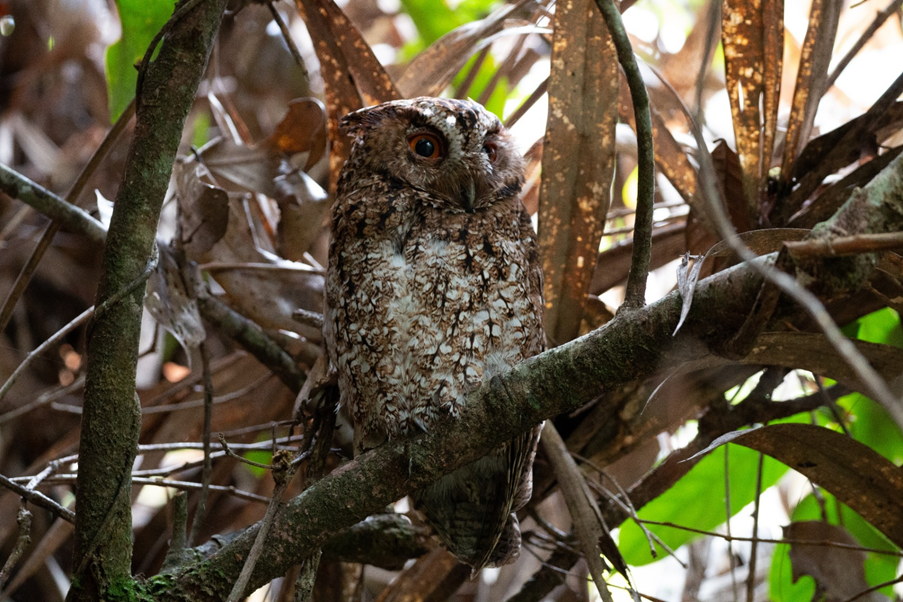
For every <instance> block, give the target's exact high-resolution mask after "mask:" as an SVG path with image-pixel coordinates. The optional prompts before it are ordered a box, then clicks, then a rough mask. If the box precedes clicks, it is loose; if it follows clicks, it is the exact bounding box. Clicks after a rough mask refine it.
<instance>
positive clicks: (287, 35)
mask: <svg viewBox="0 0 903 602" xmlns="http://www.w3.org/2000/svg"><path fill="white" fill-rule="evenodd" d="M267 7H268V8H269V9H270V14H272V15H273V20H274V21H276V25H278V26H279V31H281V32H282V39H283V40H285V45H286V46H288V51H289V52H290V53H291V54H292V57H294V59H295V62H296V63H297V64H298V66H299V67H301V72H302V73H303V74H304V81H305V82H310V74H309V73H308V72H307V65H306V64H304V58H303V57H302V56H301V52H300V51H299V50H298V46H297V45H296V44H295V40H294V39H293V38H292V32H290V31H289V29H288V25H286V24H285V21H284V20H283V19H282V15H281V14H279V11H278V10H276V7H275V6H274V5H273V2H272V1H270V2H267Z"/></svg>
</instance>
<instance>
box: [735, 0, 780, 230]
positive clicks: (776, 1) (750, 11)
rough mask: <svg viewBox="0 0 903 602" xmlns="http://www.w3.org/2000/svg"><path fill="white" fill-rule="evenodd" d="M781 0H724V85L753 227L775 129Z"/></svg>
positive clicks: (756, 218)
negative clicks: (754, 0) (729, 104)
mask: <svg viewBox="0 0 903 602" xmlns="http://www.w3.org/2000/svg"><path fill="white" fill-rule="evenodd" d="M783 15H784V2H783V0H761V1H760V2H755V3H752V2H746V1H745V0H725V2H724V8H723V13H722V38H721V40H722V44H723V46H724V63H725V79H726V82H725V85H726V87H727V92H728V96H729V97H730V101H731V114H732V116H733V121H734V135H735V137H736V140H737V154H738V155H739V158H740V165H741V167H742V181H743V192H744V196H745V198H746V206H747V214H748V216H749V219H750V221H751V223H754V224H755V223H757V222H758V217H759V201H760V198H762V197H763V195H764V192H765V182H766V178H767V174H768V168H769V167H770V166H769V163H770V160H771V154H772V149H773V148H774V136H775V131H776V126H777V117H778V101H779V100H780V91H781V61H782V54H781V53H780V52H775V50H774V49H775V48H783V47H784V19H783Z"/></svg>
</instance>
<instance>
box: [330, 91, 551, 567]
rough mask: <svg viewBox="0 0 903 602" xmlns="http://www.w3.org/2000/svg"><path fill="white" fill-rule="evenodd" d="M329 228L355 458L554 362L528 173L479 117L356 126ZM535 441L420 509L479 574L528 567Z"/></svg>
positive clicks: (445, 482) (379, 110) (470, 113)
mask: <svg viewBox="0 0 903 602" xmlns="http://www.w3.org/2000/svg"><path fill="white" fill-rule="evenodd" d="M341 128H342V130H343V132H345V133H346V134H348V135H350V136H351V137H353V139H354V141H353V145H352V149H351V154H350V157H349V159H348V161H347V162H346V163H345V166H344V168H343V170H342V173H341V176H340V178H339V182H338V190H337V194H336V201H335V206H334V208H333V212H332V235H333V239H332V244H331V246H330V250H329V269H328V275H327V287H326V305H327V310H326V320H325V328H324V331H325V335H326V341H327V347H328V350H329V356H330V360H331V361H332V363H333V365H334V366H335V368H336V370H337V372H338V378H339V388H340V391H341V402H342V403H343V404H347V407H348V409H349V410H350V413H351V416H352V419H353V423H354V430H355V437H354V439H355V452H356V453H360V452H362V451H365V450H368V449H372V448H373V447H376V446H377V445H379V444H380V443H382V442H383V441H385V440H387V439H394V438H399V437H405V436H407V435H409V434H411V433H412V432H416V431H418V430H424V431H429V430H430V429H431V428H432V427H433V426H434V425H438V424H440V422H441V421H443V420H446V419H454V417H455V416H456V415H458V413H459V411H460V410H461V407H462V404H464V403H465V395H466V394H467V393H468V392H470V391H472V390H473V389H475V388H476V387H478V386H479V385H480V384H481V383H482V382H484V381H486V380H488V379H490V378H491V377H492V376H494V375H496V374H499V373H502V372H505V371H507V370H508V369H509V368H511V367H512V366H514V365H515V364H517V363H518V362H520V361H521V360H524V359H526V358H528V357H530V356H532V355H535V354H537V353H539V352H540V351H542V350H543V348H544V345H545V337H544V334H543V328H542V309H543V301H542V268H541V265H540V262H539V256H538V251H537V247H536V241H535V234H534V231H533V226H532V224H531V222H530V217H529V215H528V214H527V211H526V209H525V208H524V206H523V204H522V203H521V201H520V199H519V196H518V195H519V193H520V190H521V186H522V184H523V179H524V162H523V158H522V157H521V156H520V155H519V153H518V152H517V150H516V149H515V147H514V143H513V141H512V139H511V137H510V136H509V134H508V132H507V131H506V130H505V129H504V128H503V127H502V124H501V123H500V122H499V120H498V119H497V118H496V117H495V116H493V115H492V114H490V113H489V112H487V111H486V110H485V109H484V108H483V107H482V106H480V105H479V104H477V103H475V102H472V101H461V100H445V99H440V98H426V97H424V98H416V99H413V100H402V101H394V102H389V103H385V104H382V105H378V106H375V107H370V108H367V109H362V110H360V111H356V112H354V113H351V114H350V115H347V116H346V117H345V118H344V119H343V120H342V122H341ZM538 438H539V429H538V428H537V429H535V430H534V431H533V432H530V433H527V434H524V435H521V436H519V437H517V438H515V439H513V440H512V441H509V442H508V443H506V444H505V445H503V446H502V447H500V448H498V449H496V450H494V451H493V452H492V453H490V454H489V455H488V456H486V457H484V458H482V459H480V460H478V461H476V462H474V463H472V464H469V465H466V466H464V467H463V468H460V469H458V470H457V471H456V472H454V473H452V474H451V475H448V476H446V477H444V478H442V479H441V480H439V481H438V482H436V483H435V484H433V485H431V486H428V487H426V488H425V489H423V490H421V491H419V492H417V493H415V494H413V495H412V498H413V500H414V504H415V507H416V508H417V509H418V510H420V511H421V512H422V513H423V514H424V516H425V517H426V519H427V522H428V523H429V524H430V525H431V526H432V527H433V528H434V530H435V531H436V533H437V534H438V536H439V538H440V539H441V540H442V542H443V543H444V544H445V545H446V547H447V548H448V549H449V550H450V551H451V552H452V553H453V554H454V555H455V556H457V557H458V559H460V560H461V561H462V562H465V563H467V564H469V565H471V566H472V567H474V570H476V569H479V568H482V567H484V566H499V565H502V564H506V563H508V562H511V561H513V560H514V558H516V557H517V556H518V554H519V552H520V529H519V526H518V522H517V518H516V516H515V514H514V512H515V511H516V510H518V509H519V508H521V507H522V506H523V505H524V504H525V503H526V502H527V501H528V500H529V498H530V494H531V490H532V480H531V473H532V466H533V456H534V455H535V451H536V442H537V440H538Z"/></svg>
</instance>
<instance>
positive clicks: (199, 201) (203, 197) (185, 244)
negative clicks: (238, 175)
mask: <svg viewBox="0 0 903 602" xmlns="http://www.w3.org/2000/svg"><path fill="white" fill-rule="evenodd" d="M200 169H201V168H200V166H198V165H197V164H196V163H193V162H192V163H184V164H181V168H180V169H178V170H177V186H178V192H179V193H178V194H177V195H176V198H177V201H178V204H179V221H180V223H181V226H182V233H181V235H182V241H181V244H182V248H183V249H184V250H185V253H186V255H188V256H189V257H194V256H197V255H201V254H203V253H206V252H207V251H209V250H210V249H211V248H212V247H213V245H215V244H216V243H217V241H219V240H220V239H221V238H222V237H223V236H224V235H225V234H226V226H228V224H229V195H228V194H226V191H225V190H223V189H222V188H217V187H216V186H211V185H210V184H206V183H204V182H202V181H201V179H200V177H199V173H200V171H199V170H200Z"/></svg>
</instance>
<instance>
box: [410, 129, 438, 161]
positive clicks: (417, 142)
mask: <svg viewBox="0 0 903 602" xmlns="http://www.w3.org/2000/svg"><path fill="white" fill-rule="evenodd" d="M408 146H409V147H411V150H412V151H414V153H415V154H417V155H419V156H421V157H423V158H424V159H440V158H442V157H443V156H444V155H445V148H444V146H443V145H442V140H441V139H440V138H439V136H436V135H435V134H426V133H423V132H421V133H419V134H413V135H411V136H409V137H408Z"/></svg>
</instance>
